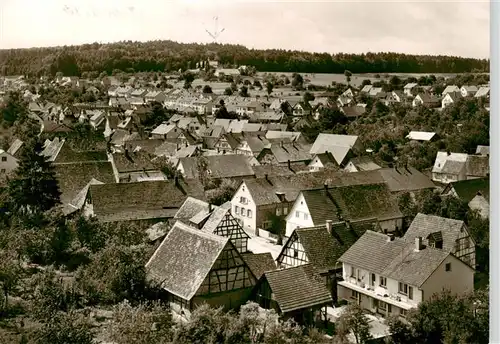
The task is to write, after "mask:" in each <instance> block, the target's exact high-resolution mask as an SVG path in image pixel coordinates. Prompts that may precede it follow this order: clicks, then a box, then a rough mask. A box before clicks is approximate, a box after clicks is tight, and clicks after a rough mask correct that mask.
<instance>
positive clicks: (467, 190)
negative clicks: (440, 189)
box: [451, 178, 490, 203]
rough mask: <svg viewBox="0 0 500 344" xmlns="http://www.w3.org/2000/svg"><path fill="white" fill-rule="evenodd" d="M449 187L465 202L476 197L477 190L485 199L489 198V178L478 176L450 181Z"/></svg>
mask: <svg viewBox="0 0 500 344" xmlns="http://www.w3.org/2000/svg"><path fill="white" fill-rule="evenodd" d="M451 187H452V188H453V189H454V190H455V192H456V194H457V196H458V197H459V198H460V199H462V200H463V201H465V202H467V203H469V202H470V201H471V200H472V199H473V198H474V197H476V195H477V194H478V192H480V193H481V194H482V195H483V196H484V197H485V198H486V199H488V200H489V199H490V179H489V178H478V179H469V180H461V181H458V182H452V183H451Z"/></svg>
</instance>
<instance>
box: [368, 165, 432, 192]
mask: <svg viewBox="0 0 500 344" xmlns="http://www.w3.org/2000/svg"><path fill="white" fill-rule="evenodd" d="M377 172H378V173H380V175H381V176H382V179H383V180H384V181H385V183H386V184H387V186H388V187H389V190H390V191H391V192H399V191H417V190H423V189H431V188H435V187H436V185H435V184H434V183H433V182H432V180H431V179H430V178H429V177H427V176H426V175H425V174H423V173H422V172H420V171H418V170H417V169H415V168H413V167H411V166H408V167H407V168H402V167H400V168H397V169H395V168H382V169H379V170H377Z"/></svg>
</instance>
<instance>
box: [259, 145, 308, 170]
mask: <svg viewBox="0 0 500 344" xmlns="http://www.w3.org/2000/svg"><path fill="white" fill-rule="evenodd" d="M310 149H311V147H310V145H307V144H302V143H297V142H283V141H281V142H279V143H271V144H269V148H268V149H266V151H265V152H263V153H262V154H261V155H260V156H259V157H258V160H259V162H260V163H261V164H271V165H282V166H283V165H287V166H289V165H290V164H307V163H308V162H309V161H310V160H311V159H312V155H311V154H310V153H309V150H310Z"/></svg>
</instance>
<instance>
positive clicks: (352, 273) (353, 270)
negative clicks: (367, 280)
mask: <svg viewBox="0 0 500 344" xmlns="http://www.w3.org/2000/svg"><path fill="white" fill-rule="evenodd" d="M355 276H356V268H353V267H351V277H355Z"/></svg>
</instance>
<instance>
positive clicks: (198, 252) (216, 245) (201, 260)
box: [146, 222, 230, 300]
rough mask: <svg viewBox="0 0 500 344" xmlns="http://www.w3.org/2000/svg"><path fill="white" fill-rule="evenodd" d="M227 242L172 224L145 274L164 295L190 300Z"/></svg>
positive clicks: (147, 265)
mask: <svg viewBox="0 0 500 344" xmlns="http://www.w3.org/2000/svg"><path fill="white" fill-rule="evenodd" d="M228 241H229V239H228V238H224V237H220V236H217V235H214V234H209V233H205V232H202V231H199V230H196V229H192V228H190V227H189V226H187V225H185V224H183V223H181V222H176V223H175V224H174V226H173V227H172V229H171V230H170V231H169V232H168V234H167V236H166V237H165V239H163V242H162V243H161V245H160V246H159V247H158V249H157V250H156V251H155V253H154V254H153V256H152V257H151V259H150V260H149V261H148V262H147V264H146V270H147V274H148V276H149V278H151V279H152V280H153V281H155V282H156V283H160V284H161V287H162V288H164V289H165V290H167V291H168V292H170V293H172V294H174V295H177V296H179V297H181V298H183V299H184V300H190V299H191V298H193V296H194V295H195V294H196V292H197V291H198V289H199V288H200V286H201V284H202V283H203V281H204V280H205V278H206V276H207V275H208V273H209V272H210V270H211V269H212V266H213V265H214V263H215V262H216V260H217V258H218V257H219V255H220V254H221V252H222V250H223V249H224V248H225V247H226V245H230V244H229V242H228Z"/></svg>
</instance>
